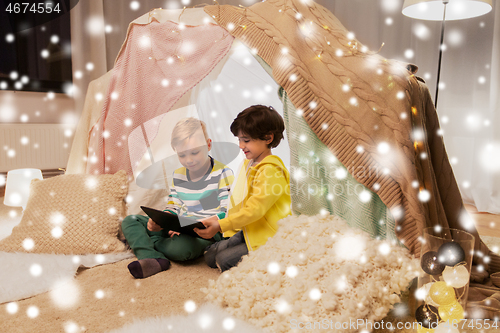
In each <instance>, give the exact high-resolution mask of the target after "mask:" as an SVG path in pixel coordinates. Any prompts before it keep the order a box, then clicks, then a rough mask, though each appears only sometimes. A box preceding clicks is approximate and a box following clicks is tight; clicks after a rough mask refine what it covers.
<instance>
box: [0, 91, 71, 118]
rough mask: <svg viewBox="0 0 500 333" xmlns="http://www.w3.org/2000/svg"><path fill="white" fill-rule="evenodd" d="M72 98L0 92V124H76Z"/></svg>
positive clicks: (62, 95) (55, 95)
mask: <svg viewBox="0 0 500 333" xmlns="http://www.w3.org/2000/svg"><path fill="white" fill-rule="evenodd" d="M77 121H78V116H76V112H75V103H74V100H73V98H71V97H69V96H67V95H65V94H53V98H50V97H49V95H48V94H47V93H39V92H24V91H7V90H3V91H0V122H1V123H3V124H5V123H47V124H48V123H50V124H63V123H64V124H68V123H71V124H76V122H77Z"/></svg>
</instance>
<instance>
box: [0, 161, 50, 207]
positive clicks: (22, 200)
mask: <svg viewBox="0 0 500 333" xmlns="http://www.w3.org/2000/svg"><path fill="white" fill-rule="evenodd" d="M33 179H43V177H42V171H40V170H39V169H16V170H11V171H9V172H8V173H7V183H6V184H5V197H4V199H3V203H4V204H5V205H7V206H14V207H23V209H25V208H26V203H27V202H28V197H29V194H30V184H31V180H33Z"/></svg>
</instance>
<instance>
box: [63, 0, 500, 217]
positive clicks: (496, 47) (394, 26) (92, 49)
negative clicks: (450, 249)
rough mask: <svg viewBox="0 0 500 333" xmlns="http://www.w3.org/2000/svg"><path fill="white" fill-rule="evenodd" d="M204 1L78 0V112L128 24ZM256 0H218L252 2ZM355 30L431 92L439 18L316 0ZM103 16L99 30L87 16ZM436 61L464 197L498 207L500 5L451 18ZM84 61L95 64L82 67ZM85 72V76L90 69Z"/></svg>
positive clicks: (391, 7) (353, 0) (385, 0)
mask: <svg viewBox="0 0 500 333" xmlns="http://www.w3.org/2000/svg"><path fill="white" fill-rule="evenodd" d="M206 2H207V1H206V0H205V1H200V0H181V1H177V0H166V1H165V0H163V1H158V0H142V1H103V0H89V1H80V2H79V4H78V5H77V6H76V7H75V9H74V10H72V16H71V19H72V31H71V32H72V39H73V41H72V43H73V70H74V71H76V70H80V71H83V72H84V73H85V74H86V75H85V76H84V77H83V78H82V79H79V80H78V79H74V80H75V81H76V85H77V88H78V91H80V94H79V95H78V96H77V97H76V100H77V111H79V112H80V111H81V106H82V105H83V99H84V98H85V91H86V90H85V89H86V87H87V85H88V82H89V81H90V80H92V79H94V78H96V77H98V76H100V75H102V74H104V73H105V72H106V71H107V70H110V69H111V68H112V66H113V63H114V59H115V58H116V55H117V54H118V51H119V49H120V47H121V45H122V43H123V41H124V39H125V36H126V31H127V27H128V24H129V23H130V21H132V20H133V19H135V18H137V17H139V16H141V15H143V14H144V13H147V12H148V11H149V10H150V9H153V8H160V7H161V8H164V9H179V8H182V7H183V6H187V7H192V6H195V5H199V4H202V3H206ZM255 2H257V1H254V0H226V1H223V0H220V1H218V3H219V4H221V5H222V4H231V5H235V6H238V5H239V4H241V5H243V6H250V5H251V4H253V3H255ZM317 2H318V3H319V4H321V5H323V6H324V7H326V8H327V9H329V10H330V11H331V12H332V13H333V14H334V15H335V16H336V17H337V18H338V19H339V20H340V21H341V22H342V23H343V24H344V26H345V27H346V28H347V29H348V30H350V31H352V32H353V33H354V35H355V37H356V39H357V40H358V41H359V42H361V43H362V44H364V45H366V46H368V47H369V49H370V50H372V51H377V50H379V48H380V46H381V45H382V43H385V44H384V46H383V47H382V48H381V50H380V54H381V55H382V56H384V57H386V58H388V59H398V60H401V61H404V62H410V63H413V64H416V65H417V66H418V67H419V71H418V73H417V75H418V76H420V77H422V78H424V79H425V80H426V82H427V85H428V86H429V89H430V91H431V92H434V91H435V88H436V76H437V67H438V55H439V40H440V32H441V23H440V22H432V21H422V20H416V19H411V18H408V17H405V16H403V15H402V14H401V9H402V6H403V0H377V1H372V0H370V1H368V0H317ZM99 17H101V18H103V21H101V23H96V24H97V25H98V24H101V25H102V26H101V27H102V29H101V32H100V33H99V34H94V35H89V32H88V31H87V30H85V29H82V27H85V22H87V23H88V20H90V19H93V20H94V22H99V21H98V19H97V18H99ZM445 44H446V46H447V49H446V51H445V52H444V53H443V59H442V68H441V80H440V82H441V84H440V86H441V87H442V88H441V89H440V92H439V98H438V102H439V103H438V107H437V111H438V115H439V118H440V123H441V127H442V133H443V135H444V140H445V144H446V149H447V151H448V155H449V157H450V160H451V162H452V166H453V170H454V173H455V176H456V178H457V181H458V183H459V186H460V190H461V192H462V196H463V198H464V201H465V202H466V203H470V204H473V205H475V206H476V207H477V208H478V210H479V211H485V212H490V213H497V214H498V213H500V133H499V131H498V129H500V116H499V112H500V98H499V97H498V94H499V91H500V5H498V4H497V3H495V2H494V3H493V10H492V11H491V12H490V13H488V14H486V15H484V16H481V17H477V18H472V19H467V20H460V21H449V22H447V23H446V30H445ZM88 62H92V63H93V64H94V70H93V71H91V72H89V71H86V69H85V65H86V64H87V63H88ZM87 74H88V75H87Z"/></svg>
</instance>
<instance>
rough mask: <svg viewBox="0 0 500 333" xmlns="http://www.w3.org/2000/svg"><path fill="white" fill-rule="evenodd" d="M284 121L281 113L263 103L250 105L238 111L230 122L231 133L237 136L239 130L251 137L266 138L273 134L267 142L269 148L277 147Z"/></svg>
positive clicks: (283, 128)
mask: <svg viewBox="0 0 500 333" xmlns="http://www.w3.org/2000/svg"><path fill="white" fill-rule="evenodd" d="M284 130H285V123H284V122H283V118H282V117H281V115H280V114H279V113H278V112H277V111H276V110H275V109H274V108H273V107H272V106H264V105H252V106H250V107H248V108H246V109H245V110H243V111H241V112H240V113H238V116H237V117H236V119H234V121H233V123H232V124H231V133H233V135H234V136H238V134H239V133H240V132H241V133H243V134H246V135H249V136H250V137H251V138H252V139H260V140H268V139H269V135H270V134H273V135H274V138H273V141H272V142H271V143H270V144H268V145H267V146H268V147H269V148H276V147H278V145H279V143H280V141H281V139H283V131H284Z"/></svg>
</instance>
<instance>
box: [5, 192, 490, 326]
mask: <svg viewBox="0 0 500 333" xmlns="http://www.w3.org/2000/svg"><path fill="white" fill-rule="evenodd" d="M2 201H3V200H2ZM8 211H10V209H8V210H6V207H0V224H1V223H2V221H5V220H6V218H7V217H8V215H7V214H8ZM131 261H132V260H124V261H121V262H118V263H115V264H109V265H104V266H99V267H95V268H91V269H84V270H80V271H79V272H78V274H77V277H76V279H75V286H76V289H77V290H78V292H79V293H78V294H79V296H78V299H77V301H76V302H75V304H74V305H73V306H72V307H69V308H60V307H59V306H58V305H57V303H55V302H54V301H53V300H52V297H51V294H50V293H45V294H41V295H38V296H35V297H32V298H28V299H25V300H22V301H19V302H15V304H17V311H16V312H15V313H10V312H13V311H11V309H12V308H9V307H8V304H1V305H0V332H2V333H15V332H68V333H69V332H107V331H110V330H112V329H116V328H119V327H122V326H123V325H125V324H127V323H130V322H132V321H134V319H144V318H148V317H155V316H170V315H173V314H187V313H186V312H185V310H184V304H185V303H186V301H188V300H192V301H194V302H195V303H196V304H198V305H201V304H202V303H203V296H204V294H203V293H202V292H201V291H200V288H202V287H205V286H206V285H207V282H208V280H209V279H217V277H218V276H219V273H218V271H217V270H214V269H211V268H208V267H207V266H206V265H205V263H204V262H203V260H202V259H199V260H196V261H194V262H189V263H183V264H176V263H173V264H172V267H171V268H170V269H169V270H168V271H165V272H162V273H160V274H157V275H154V276H152V277H149V278H147V279H143V280H136V279H134V278H133V277H132V276H131V275H130V274H129V272H128V270H127V265H128V263H130V262H131ZM2 269H8V268H7V267H2ZM67 297H68V298H70V297H74V295H71V294H68V295H67ZM30 307H36V308H37V309H38V311H39V313H38V315H37V316H36V317H34V318H30V316H28V312H29V311H28V309H30ZM353 320H355V318H353ZM387 321H391V322H392V323H393V324H394V326H395V325H396V324H397V322H407V321H408V322H411V321H413V318H411V316H408V315H404V311H403V315H400V316H399V317H397V316H396V314H395V313H392V314H389V316H388V317H387V318H385V319H384V323H386V322H387ZM235 331H237V329H236V330H235ZM304 331H305V330H304ZM483 331H484V332H495V331H496V330H491V329H490V330H483ZM375 332H389V330H375ZM396 332H408V333H409V332H413V330H412V329H409V330H396ZM462 332H481V330H477V329H467V330H463V331H462ZM144 333H146V332H144Z"/></svg>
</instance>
